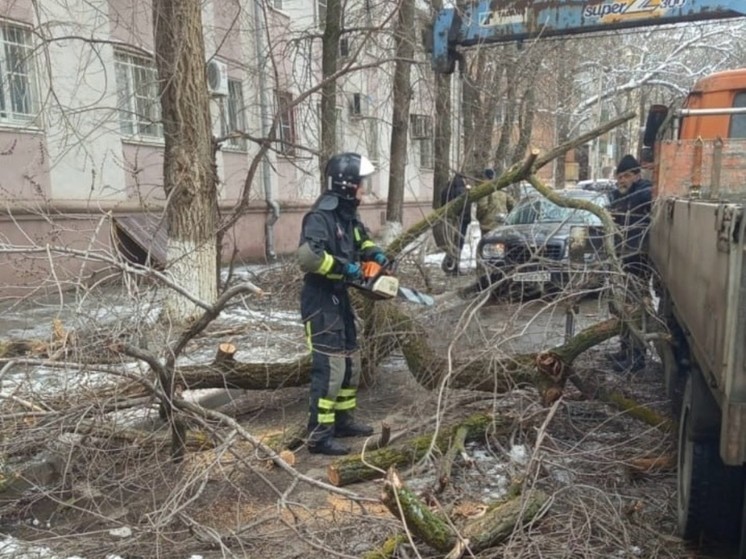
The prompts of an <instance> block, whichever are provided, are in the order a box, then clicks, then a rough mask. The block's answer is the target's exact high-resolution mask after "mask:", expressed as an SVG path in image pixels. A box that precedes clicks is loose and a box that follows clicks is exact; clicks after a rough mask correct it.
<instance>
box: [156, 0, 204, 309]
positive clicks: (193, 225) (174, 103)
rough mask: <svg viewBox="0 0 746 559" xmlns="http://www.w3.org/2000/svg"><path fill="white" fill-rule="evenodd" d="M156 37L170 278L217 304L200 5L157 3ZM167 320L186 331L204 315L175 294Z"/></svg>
mask: <svg viewBox="0 0 746 559" xmlns="http://www.w3.org/2000/svg"><path fill="white" fill-rule="evenodd" d="M153 30H154V35H155V59H156V65H157V68H158V81H159V85H160V99H161V112H162V119H163V136H164V157H163V187H164V190H165V192H166V197H167V199H168V201H169V203H168V205H167V211H166V216H167V223H168V249H167V252H168V271H169V273H170V274H171V276H172V277H173V278H174V280H175V281H176V282H177V283H178V284H179V285H180V286H182V287H183V288H184V289H185V290H186V292H187V293H189V294H191V296H192V297H194V298H195V299H196V300H198V301H202V302H204V303H206V304H212V303H213V302H214V301H215V299H216V297H217V275H216V266H217V254H218V253H217V244H216V242H215V232H216V229H217V227H216V226H217V211H218V205H217V188H216V185H217V177H216V175H215V167H214V166H213V157H212V153H213V152H212V124H211V119H210V109H209V96H208V91H207V79H206V73H205V44H204V38H203V34H202V31H203V29H202V3H201V2H199V1H198V0H154V2H153ZM164 312H165V314H166V315H167V316H168V318H169V320H172V321H174V322H175V323H177V324H182V323H185V322H186V321H188V320H189V319H191V318H194V317H196V316H197V315H198V314H199V313H200V312H201V309H200V308H199V306H198V305H197V303H196V302H195V301H194V300H191V299H189V298H187V297H185V296H184V295H183V294H182V293H178V292H176V291H173V290H172V291H169V295H168V296H167V300H166V302H165V308H164Z"/></svg>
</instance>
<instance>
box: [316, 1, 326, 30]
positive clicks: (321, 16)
mask: <svg viewBox="0 0 746 559" xmlns="http://www.w3.org/2000/svg"><path fill="white" fill-rule="evenodd" d="M325 24H326V0H316V25H318V26H319V27H321V28H322V29H323V28H324V25H325Z"/></svg>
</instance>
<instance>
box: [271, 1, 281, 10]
mask: <svg viewBox="0 0 746 559" xmlns="http://www.w3.org/2000/svg"><path fill="white" fill-rule="evenodd" d="M272 7H273V8H274V9H275V10H281V9H282V0H272Z"/></svg>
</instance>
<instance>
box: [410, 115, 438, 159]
mask: <svg viewBox="0 0 746 559" xmlns="http://www.w3.org/2000/svg"><path fill="white" fill-rule="evenodd" d="M409 133H410V136H411V137H412V140H413V141H414V142H415V143H416V144H418V147H419V148H420V167H422V168H425V169H432V168H433V117H431V116H430V115H418V114H412V115H409Z"/></svg>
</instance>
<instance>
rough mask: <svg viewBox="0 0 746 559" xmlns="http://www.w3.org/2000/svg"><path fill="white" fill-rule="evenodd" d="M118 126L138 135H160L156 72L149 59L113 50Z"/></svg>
mask: <svg viewBox="0 0 746 559" xmlns="http://www.w3.org/2000/svg"><path fill="white" fill-rule="evenodd" d="M114 66H115V70H116V80H117V95H118V101H119V103H118V106H119V129H120V131H121V132H122V134H125V135H128V136H137V137H140V138H162V137H163V126H162V124H161V104H160V100H159V99H158V72H157V70H156V69H155V65H154V64H153V61H152V60H151V59H150V58H147V57H144V56H139V55H136V54H131V53H128V52H124V51H116V52H115V53H114Z"/></svg>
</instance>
